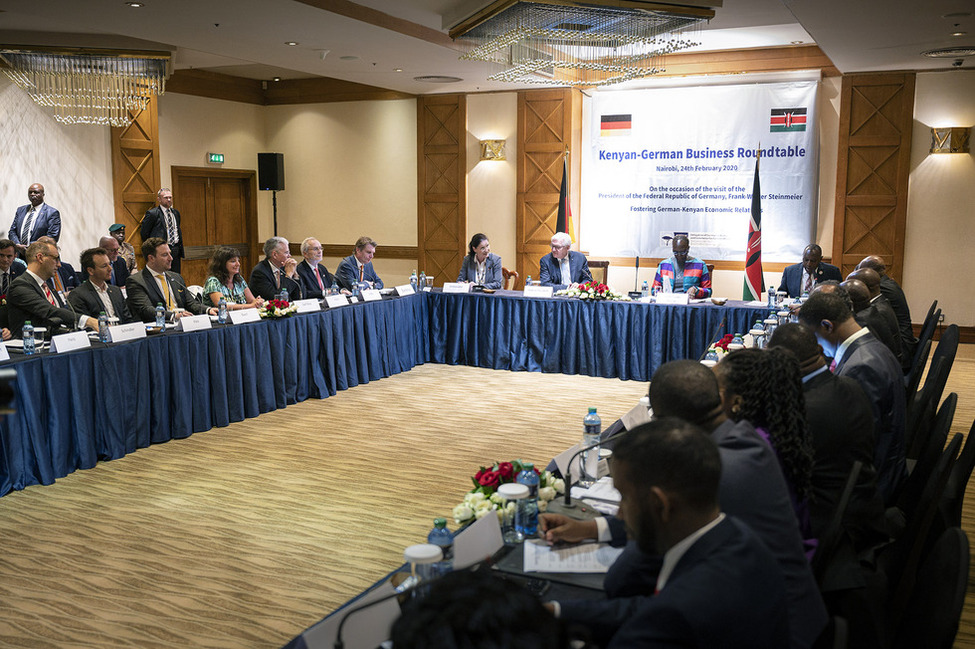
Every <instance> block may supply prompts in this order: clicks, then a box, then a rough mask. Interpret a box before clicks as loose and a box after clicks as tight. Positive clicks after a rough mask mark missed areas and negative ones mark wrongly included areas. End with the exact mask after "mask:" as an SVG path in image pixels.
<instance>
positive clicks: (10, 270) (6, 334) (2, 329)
mask: <svg viewBox="0 0 975 649" xmlns="http://www.w3.org/2000/svg"><path fill="white" fill-rule="evenodd" d="M25 270H27V264H25V263H24V262H23V261H22V260H21V259H19V258H18V257H17V246H16V245H14V242H13V241H11V240H10V239H0V339H3V340H10V337H11V334H10V326H9V325H10V319H9V317H8V315H7V292H8V291H9V290H10V283H11V282H13V281H14V280H15V279H16V278H17V277H19V276H20V275H22V274H23V273H24V271H25Z"/></svg>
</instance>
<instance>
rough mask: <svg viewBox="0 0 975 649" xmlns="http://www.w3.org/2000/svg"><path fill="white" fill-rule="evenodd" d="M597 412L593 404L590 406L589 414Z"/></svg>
mask: <svg viewBox="0 0 975 649" xmlns="http://www.w3.org/2000/svg"><path fill="white" fill-rule="evenodd" d="M595 412H596V409H595V408H593V407H592V406H589V414H590V415H591V414H594V413H595Z"/></svg>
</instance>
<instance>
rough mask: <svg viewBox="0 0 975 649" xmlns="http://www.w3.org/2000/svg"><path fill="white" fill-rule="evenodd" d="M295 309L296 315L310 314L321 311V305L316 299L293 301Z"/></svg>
mask: <svg viewBox="0 0 975 649" xmlns="http://www.w3.org/2000/svg"><path fill="white" fill-rule="evenodd" d="M294 304H295V307H297V309H298V313H312V312H314V311H321V310H322V304H321V302H319V301H318V298H314V297H312V298H308V299H307V300H295V302H294Z"/></svg>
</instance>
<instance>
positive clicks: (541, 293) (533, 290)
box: [522, 286, 554, 297]
mask: <svg viewBox="0 0 975 649" xmlns="http://www.w3.org/2000/svg"><path fill="white" fill-rule="evenodd" d="M553 293H554V289H553V288H552V287H551V286H526V287H525V292H524V293H522V295H524V296H525V297H552V294H553Z"/></svg>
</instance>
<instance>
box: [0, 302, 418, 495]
mask: <svg viewBox="0 0 975 649" xmlns="http://www.w3.org/2000/svg"><path fill="white" fill-rule="evenodd" d="M426 306H427V301H426V299H425V298H424V297H423V296H413V297H408V298H397V299H388V300H383V301H382V302H370V303H363V304H358V305H354V306H349V307H343V308H339V309H333V310H328V311H324V312H321V313H312V314H302V315H295V316H292V317H290V318H285V319H282V320H264V321H261V322H256V323H252V324H244V325H234V326H230V325H228V326H222V327H220V326H218V327H215V328H214V329H211V330H206V331H198V332H192V333H168V334H164V335H156V336H150V337H148V338H145V339H143V340H138V341H133V342H129V343H122V344H117V345H108V346H105V345H99V344H98V343H95V347H93V348H92V349H88V350H82V351H78V352H71V353H67V354H43V355H37V356H32V357H26V358H25V357H19V358H20V360H19V361H16V360H15V362H13V363H11V364H9V365H7V366H8V367H13V368H14V369H16V370H17V379H16V398H15V402H14V407H15V408H16V412H15V413H14V414H11V415H7V416H6V417H3V418H2V420H0V495H3V494H5V493H7V492H9V491H10V490H12V489H23V488H24V487H27V486H29V485H33V484H51V483H52V482H54V480H55V479H57V478H60V477H63V476H65V475H68V474H69V473H71V472H72V471H75V470H77V469H87V468H90V467H92V466H94V465H95V463H96V462H97V461H98V460H99V459H115V458H119V457H122V456H123V455H125V454H127V453H131V452H133V451H135V450H136V449H138V448H144V447H146V446H148V445H149V444H150V443H156V442H165V441H168V440H170V439H174V438H180V437H187V436H189V435H191V434H193V433H197V432H201V431H205V430H209V429H210V428H213V427H214V426H226V425H228V424H229V423H230V422H233V421H241V420H243V419H245V418H248V417H256V416H257V415H259V414H261V413H265V412H270V411H271V410H276V409H278V408H284V407H285V406H287V405H290V404H293V403H297V402H299V401H304V400H305V399H309V398H318V399H321V398H325V397H328V396H330V395H333V394H335V393H336V392H337V391H339V390H345V389H347V388H349V387H353V386H356V385H359V384H360V383H368V382H369V381H374V380H376V379H380V378H383V377H387V376H391V375H393V374H398V373H399V372H404V371H407V370H409V369H410V368H412V367H413V366H414V365H418V364H422V363H425V362H426V361H427V360H428V356H427V345H428V342H427V341H428V335H427V331H426V320H427V317H426Z"/></svg>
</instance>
